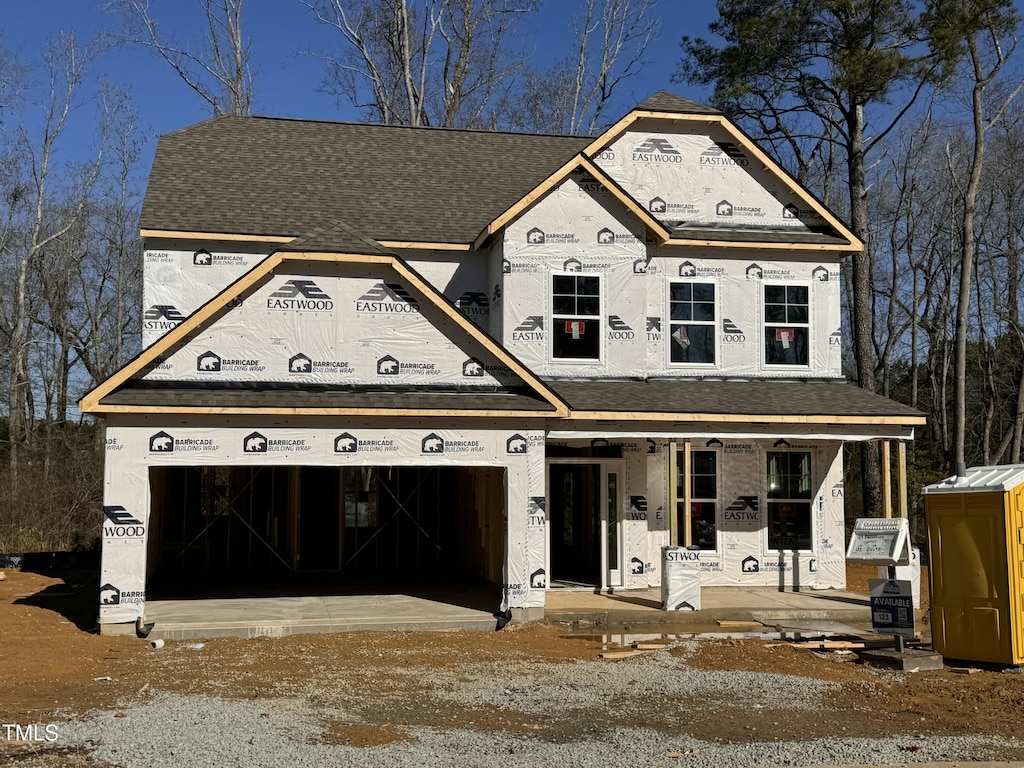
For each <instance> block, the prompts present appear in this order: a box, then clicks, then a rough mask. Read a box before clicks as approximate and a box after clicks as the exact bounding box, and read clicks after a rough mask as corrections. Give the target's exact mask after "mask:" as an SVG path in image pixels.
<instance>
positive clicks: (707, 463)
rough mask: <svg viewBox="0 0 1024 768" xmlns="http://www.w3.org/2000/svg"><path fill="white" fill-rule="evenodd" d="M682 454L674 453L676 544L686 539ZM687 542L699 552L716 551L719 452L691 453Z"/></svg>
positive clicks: (683, 456)
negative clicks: (700, 550) (688, 535)
mask: <svg viewBox="0 0 1024 768" xmlns="http://www.w3.org/2000/svg"><path fill="white" fill-rule="evenodd" d="M684 462H685V455H684V454H683V452H682V451H679V452H678V453H677V454H676V499H677V500H678V501H677V508H676V530H677V531H678V532H679V542H678V544H679V545H682V544H683V542H684V541H685V540H686V539H685V537H684V533H683V532H684V531H685V529H686V507H685V506H684V504H685V503H686V502H685V501H684V500H683V499H684V486H683V482H684V478H685V477H686V469H685V467H684ZM690 542H691V546H694V547H699V548H700V549H711V550H715V549H718V453H717V452H715V451H691V452H690Z"/></svg>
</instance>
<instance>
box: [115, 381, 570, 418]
mask: <svg viewBox="0 0 1024 768" xmlns="http://www.w3.org/2000/svg"><path fill="white" fill-rule="evenodd" d="M100 404H101V405H130V406H143V407H144V406H153V407H158V406H161V407H168V406H170V407H174V406H183V407H188V408H228V409H236V408H237V409H246V410H248V409H252V410H253V411H254V412H258V411H259V409H261V408H299V409H311V410H312V409H321V408H338V409H345V408H374V409H380V410H387V409H413V410H415V409H426V410H432V409H438V410H454V409H459V410H466V411H488V410H492V411H498V410H500V411H538V412H544V413H548V412H552V411H554V407H553V406H552V405H551V404H550V403H548V402H547V401H546V400H542V399H541V398H540V397H538V396H534V395H532V394H527V393H523V392H486V391H461V392H460V391H454V390H453V391H449V392H440V391H436V390H434V391H430V390H406V391H397V390H396V391H384V390H379V389H375V390H356V389H353V390H337V389H330V388H314V387H292V386H287V385H282V386H274V385H268V384H262V385H255V386H244V385H239V386H235V387H208V388H207V387H197V386H182V384H181V382H168V383H167V384H166V385H164V386H152V385H142V386H138V385H137V382H132V383H130V384H129V385H127V386H124V387H121V388H120V389H117V390H115V391H114V392H111V393H110V394H109V395H107V396H106V397H104V398H103V399H102V400H100Z"/></svg>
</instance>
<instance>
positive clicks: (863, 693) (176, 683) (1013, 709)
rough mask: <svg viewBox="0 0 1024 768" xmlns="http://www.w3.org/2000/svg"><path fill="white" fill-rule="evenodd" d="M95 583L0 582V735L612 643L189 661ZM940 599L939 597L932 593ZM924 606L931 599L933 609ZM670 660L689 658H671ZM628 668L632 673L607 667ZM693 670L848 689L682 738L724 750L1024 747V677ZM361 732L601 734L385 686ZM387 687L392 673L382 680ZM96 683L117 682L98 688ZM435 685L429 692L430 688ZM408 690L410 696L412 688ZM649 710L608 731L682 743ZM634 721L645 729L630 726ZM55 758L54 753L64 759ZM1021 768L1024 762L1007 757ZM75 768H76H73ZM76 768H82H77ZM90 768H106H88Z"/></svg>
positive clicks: (379, 642) (349, 648)
mask: <svg viewBox="0 0 1024 768" xmlns="http://www.w3.org/2000/svg"><path fill="white" fill-rule="evenodd" d="M874 575H875V574H874V569H867V568H857V567H851V568H850V571H849V588H850V589H851V590H852V591H859V592H866V590H867V578H869V577H874ZM95 584H96V573H95V572H79V573H64V574H60V575H40V574H36V573H23V572H12V571H8V572H6V579H5V580H3V581H0V718H2V720H0V722H2V723H23V724H24V723H49V722H60V721H61V720H63V719H65V718H67V717H69V716H70V714H69V713H78V712H84V711H87V710H91V709H105V710H115V711H116V710H117V709H118V708H119V707H127V706H130V702H131V700H132V699H133V698H134V697H137V696H138V695H139V694H140V692H145V691H150V692H159V691H171V692H182V693H190V692H192V693H199V692H202V693H208V694H216V695H218V696H222V697H240V698H247V699H256V698H264V697H273V696H282V695H294V692H296V691H300V690H309V687H310V686H309V684H310V682H311V681H316V680H318V679H324V676H325V674H326V675H328V676H329V680H330V684H331V685H335V684H337V685H345V684H348V685H352V684H362V685H366V684H367V682H366V680H365V677H364V675H365V670H366V669H367V668H370V667H373V668H376V669H378V670H379V669H380V668H381V667H382V666H385V667H386V665H387V663H388V660H392V661H393V663H394V664H395V665H402V666H417V667H421V666H422V667H431V668H457V667H459V665H462V664H466V663H470V662H472V663H485V662H488V661H505V660H526V661H538V662H545V661H548V662H559V661H572V660H579V659H597V658H598V654H599V653H600V652H601V651H602V649H603V647H604V646H603V644H602V642H601V640H600V638H593V637H590V638H579V637H567V636H566V635H565V633H564V630H563V629H561V628H559V627H555V626H530V627H526V628H518V629H511V631H509V630H506V631H503V632H494V633H487V632H418V633H401V632H355V633H344V634H334V635H297V636H292V637H286V638H283V639H270V638H259V639H253V640H243V639H233V638H225V639H218V640H210V641H206V642H205V643H204V645H203V647H202V648H201V649H195V650H194V651H192V652H176V653H167V652H166V649H165V651H163V652H162V651H154V650H151V649H150V648H149V647H148V644H147V643H146V642H144V641H142V640H139V639H136V638H134V637H101V636H99V635H97V634H92V633H91V632H90V631H89V630H90V629H91V628H92V625H93V623H94V620H95V610H96V609H95ZM923 586H924V587H925V588H927V585H926V584H925V585H923ZM925 599H926V598H925ZM673 652H677V651H676V650H674V651H673ZM604 663H608V664H615V663H623V662H615V661H606V662H604ZM690 663H691V665H692V666H698V667H703V668H707V669H714V670H748V671H770V672H777V673H782V674H788V675H797V676H803V677H808V678H815V679H820V680H827V681H834V682H836V683H840V684H841V687H840V688H839V689H838V690H837V691H836V692H835V693H834V694H831V696H832V700H831V701H830V703H829V708H828V709H827V711H822V712H816V713H808V712H806V711H802V712H801V711H796V710H794V711H791V712H788V713H785V714H783V715H781V716H780V711H782V712H784V710H785V703H784V702H780V703H779V709H766V710H764V711H750V710H749V709H744V710H742V711H739V710H737V711H735V712H734V713H733V714H731V715H728V714H727V715H725V716H723V715H722V713H721V711H718V712H716V713H715V714H714V716H711V715H707V716H702V715H700V714H699V712H698V713H697V714H695V715H693V716H692V717H691V718H690V720H689V721H688V722H686V723H685V724H683V725H682V727H683V728H684V729H685V730H686V731H687V732H688V733H691V734H693V735H694V736H695V737H699V738H701V739H705V740H706V739H716V738H718V739H722V740H726V741H743V740H757V739H759V738H763V737H764V735H765V734H769V733H770V734H771V735H772V737H773V738H780V739H797V738H801V739H804V738H808V737H814V736H826V735H836V734H842V735H846V736H879V735H887V734H888V735H906V736H907V738H908V749H912V748H913V746H914V739H924V738H927V736H928V735H929V734H936V735H940V734H941V735H952V734H983V735H1003V736H1016V737H1021V736H1024V675H1021V674H1008V673H1006V672H1004V671H997V670H981V671H978V672H977V673H975V674H964V673H957V672H954V671H953V670H951V669H950V668H948V667H947V668H945V669H943V670H941V671H934V672H919V673H914V674H893V673H882V672H879V671H878V670H875V669H873V668H871V667H869V666H867V665H865V664H863V663H861V662H860V661H859V660H858V657H857V655H856V654H855V653H849V652H846V653H836V652H816V651H810V650H804V649H798V648H795V647H793V646H792V645H791V644H787V643H779V642H777V641H776V642H769V641H765V640H759V639H758V640H754V639H736V640H719V639H709V640H704V641H702V642H701V644H700V646H699V649H698V651H697V652H696V654H695V655H694V656H693V657H692V658H691V661H690ZM375 675H376V676H375V678H374V680H373V689H374V691H375V693H376V694H377V695H375V696H373V697H368V698H369V699H371V700H372V704H371V703H368V704H367V706H366V707H365V709H364V710H363V711H361V712H359V716H358V718H350V721H349V722H338V723H335V724H334V725H333V728H332V730H331V731H330V733H329V737H330V740H331V741H334V742H336V743H344V744H351V745H353V746H370V745H374V744H381V743H388V742H392V741H396V740H401V739H404V738H407V737H406V735H405V733H404V730H403V729H404V728H405V727H406V726H410V725H428V726H435V727H438V728H451V727H471V728H477V729H483V730H486V729H502V730H505V731H523V732H526V731H530V732H533V733H536V732H537V731H538V730H539V729H544V730H545V734H546V737H547V738H551V739H556V740H557V739H558V738H559V737H560V733H559V732H560V731H561V730H564V734H563V735H564V736H565V737H566V738H568V737H569V735H570V734H573V733H579V732H580V729H581V728H583V729H585V728H586V727H593V725H592V724H581V723H577V722H571V721H569V720H567V721H564V722H551V721H550V720H549V721H544V722H541V721H539V720H537V721H534V719H532V718H530V717H528V716H525V715H517V714H516V713H511V714H510V713H508V712H496V711H492V710H489V709H486V708H473V709H469V708H466V709H460V708H459V707H458V706H450V707H445V708H444V709H443V710H440V709H430V708H420V709H417V708H415V707H412V706H410V701H411V700H413V699H414V698H415V697H412V696H409V695H408V693H410V691H409V685H410V683H409V681H408V677H405V678H403V677H401V676H398V675H396V676H394V677H393V679H382V676H381V675H380V673H379V672H378V673H375ZM384 677H386V673H385V674H384ZM97 678H110V679H109V680H97ZM428 684H429V681H425V682H424V683H423V685H428ZM403 686H404V688H403ZM652 711H657V708H654V709H652V708H645V709H644V710H643V712H644V713H643V716H642V722H641V720H640V717H641V716H640V715H639V714H636V715H631V714H630V711H629V709H628V708H624V709H623V710H622V711H621V714H620V715H617V717H619V720H618V722H615V723H604V724H602V725H603V726H609V725H621V726H626V727H629V726H639V725H644V726H647V727H651V728H659V727H664V728H665V729H668V728H671V729H673V730H674V731H675V732H678V730H679V728H680V727H681V726H680V723H679V721H678V719H676V720H674V721H672V722H671V723H670V722H668V721H667V720H666V721H665V722H663V723H662V722H659V721H658V719H657V716H656V715H655V716H652V714H651V712H652ZM633 720H635V721H633ZM25 747H26V745H24V744H18V743H15V742H12V741H10V740H7V741H5V740H4V739H3V732H2V731H0V763H2V762H4V761H5V759H6V760H7V761H8V762H11V763H13V764H15V765H16V764H17V763H18V761H19V755H21V754H22V753H23V750H24V749H25ZM55 749H56V747H55ZM1006 758H1007V759H1024V754H1020V755H1006ZM69 764H70V763H69ZM75 764H76V765H77V764H78V763H75ZM88 764H89V765H95V764H96V763H92V762H89V763H88Z"/></svg>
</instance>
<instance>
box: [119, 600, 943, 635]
mask: <svg viewBox="0 0 1024 768" xmlns="http://www.w3.org/2000/svg"><path fill="white" fill-rule="evenodd" d="M487 603H488V599H483V600H481V599H480V596H478V595H474V599H471V600H467V599H465V594H464V593H462V594H460V595H459V596H458V597H456V596H455V594H454V593H453V595H452V596H451V598H448V597H447V596H446V595H444V594H443V593H441V592H438V593H436V594H435V593H432V594H431V596H430V597H429V598H426V597H422V596H411V595H408V594H401V593H398V592H397V591H394V592H392V593H391V594H383V595H317V596H305V597H260V598H253V597H237V598H214V599H203V600H153V601H150V602H148V603H147V604H146V621H147V622H153V623H154V626H153V629H152V631H151V633H150V638H151V639H167V640H193V639H201V638H210V637H284V636H286V635H293V634H304V633H316V632H349V631H353V630H359V629H368V630H399V631H400V630H441V629H459V630H482V631H494V630H495V629H496V628H497V626H498V621H497V618H496V616H495V615H494V614H493V613H492V612H490V611H487V610H481V608H480V606H481V605H486V604H487ZM467 604H468V605H467ZM470 606H472V607H470ZM497 607H498V600H497V596H494V610H497ZM544 618H545V620H547V621H550V622H555V623H563V624H567V625H569V626H571V627H581V626H582V627H586V626H596V627H608V628H612V629H614V628H620V627H630V628H632V629H636V628H637V627H639V626H652V627H653V628H654V631H667V630H668V625H671V626H672V630H673V631H689V632H710V631H721V629H720V628H718V627H717V625H716V622H718V621H740V622H742V621H746V622H759V623H762V624H765V625H766V626H769V627H774V628H779V629H797V630H799V629H825V630H827V629H828V627H829V626H830V625H835V627H836V630H835V631H839V629H838V628H839V627H846V628H849V627H851V626H852V627H856V628H860V629H865V628H866V629H869V628H870V623H871V614H870V609H869V605H868V599H867V597H866V596H864V595H859V594H855V593H852V592H839V591H831V590H827V591H809V590H808V591H803V592H780V591H778V590H776V589H764V588H762V589H743V588H739V587H705V588H704V589H703V590H702V592H701V610H699V611H663V610H661V593H660V590H659V589H647V590H636V591H622V592H615V593H611V594H595V593H594V592H593V591H585V590H581V591H573V590H550V591H549V592H548V593H547V607H546V609H545V611H544ZM108 626H109V625H108ZM659 627H660V628H659ZM111 629H113V628H112V627H111ZM123 629H125V630H127V629H129V627H127V626H126V627H123ZM132 629H133V627H132ZM927 629H928V628H927V626H926V625H925V626H923V627H922V626H921V625H920V624H919V631H924V632H927Z"/></svg>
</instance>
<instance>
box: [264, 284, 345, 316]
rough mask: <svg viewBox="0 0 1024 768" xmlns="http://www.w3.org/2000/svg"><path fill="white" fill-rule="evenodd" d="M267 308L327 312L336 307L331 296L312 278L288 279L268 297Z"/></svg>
mask: <svg viewBox="0 0 1024 768" xmlns="http://www.w3.org/2000/svg"><path fill="white" fill-rule="evenodd" d="M267 309H291V310H300V311H301V310H306V311H311V312H326V311H329V310H332V309H334V302H333V301H332V300H331V297H330V296H328V295H327V294H326V293H324V292H323V291H322V290H320V288H319V287H318V286H317V284H316V283H315V282H313V281H312V280H298V279H296V280H288V281H286V282H285V283H284V285H282V286H281V287H280V288H278V289H277V290H276V291H274V292H273V293H272V294H270V296H269V297H268V298H267Z"/></svg>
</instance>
